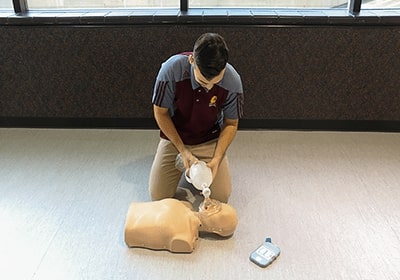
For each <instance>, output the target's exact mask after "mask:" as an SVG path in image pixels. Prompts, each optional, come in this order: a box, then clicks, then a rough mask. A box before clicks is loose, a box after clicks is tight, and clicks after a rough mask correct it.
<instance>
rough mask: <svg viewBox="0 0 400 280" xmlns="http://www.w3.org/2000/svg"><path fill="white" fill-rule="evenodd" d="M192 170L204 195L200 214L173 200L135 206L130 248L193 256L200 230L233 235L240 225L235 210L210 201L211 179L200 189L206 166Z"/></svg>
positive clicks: (128, 239) (128, 237)
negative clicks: (191, 254)
mask: <svg viewBox="0 0 400 280" xmlns="http://www.w3.org/2000/svg"><path fill="white" fill-rule="evenodd" d="M201 165H202V164H201ZM193 166H195V167H194V168H192V167H193ZM192 167H191V168H190V170H189V176H188V177H189V178H191V179H189V180H191V182H192V184H193V185H194V186H195V187H196V188H198V189H199V188H200V186H201V188H202V194H203V196H204V200H203V202H202V203H201V204H200V206H199V209H198V211H194V210H193V209H192V205H191V204H190V203H189V202H186V201H180V200H177V199H174V198H166V199H163V200H159V201H152V202H135V203H132V204H131V205H130V207H129V210H128V213H127V217H126V223H125V242H126V244H127V245H128V246H129V247H143V248H149V249H155V250H168V251H171V252H176V253H190V252H192V251H193V250H194V248H195V246H196V241H197V239H198V237H199V231H200V232H209V233H215V234H217V235H219V236H222V237H228V236H231V235H232V234H233V232H234V231H235V229H236V226H237V223H238V219H237V215H236V211H235V209H234V208H233V207H232V206H230V205H228V204H226V203H221V202H219V201H217V200H215V199H211V198H210V194H211V191H210V188H209V186H210V185H211V179H210V180H209V181H204V180H203V181H202V180H200V181H202V183H200V186H199V185H198V183H197V181H196V179H198V178H199V176H198V173H196V172H198V171H199V170H201V169H202V168H203V167H201V168H199V166H196V165H195V164H194V165H192ZM196 168H197V169H198V170H196ZM204 178H206V177H203V179H204ZM210 178H211V177H210Z"/></svg>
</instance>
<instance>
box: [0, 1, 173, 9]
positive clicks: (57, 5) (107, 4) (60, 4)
mask: <svg viewBox="0 0 400 280" xmlns="http://www.w3.org/2000/svg"><path fill="white" fill-rule="evenodd" d="M0 1H4V0H0ZM8 1H11V0H8ZM179 5H180V2H179V0H28V7H29V9H74V8H78V9H87V8H179Z"/></svg>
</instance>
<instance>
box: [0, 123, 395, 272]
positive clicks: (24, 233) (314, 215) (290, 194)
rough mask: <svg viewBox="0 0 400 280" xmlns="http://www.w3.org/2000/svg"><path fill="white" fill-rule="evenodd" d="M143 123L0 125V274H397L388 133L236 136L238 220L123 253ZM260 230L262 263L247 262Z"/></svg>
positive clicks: (143, 165) (139, 192) (141, 159)
mask: <svg viewBox="0 0 400 280" xmlns="http://www.w3.org/2000/svg"><path fill="white" fill-rule="evenodd" d="M157 143H158V132H157V131H155V130H111V129H108V130H106V129H104V130H96V129H92V130H80V129H75V130H73V129H71V130H63V129H10V128H2V129H0V274H1V275H0V278H1V279H7V280H9V279H35V280H36V279H57V280H58V279H68V280H75V279H96V280H99V279H152V280H153V279H164V280H167V279H174V280H176V279H307V280H309V279H324V280H326V279H363V280H364V279H379V280H381V279H400V266H399V264H400V202H399V201H400V134H392V133H360V132H359V133H352V132H309V131H307V132H299V131H239V132H238V135H237V137H236V139H235V141H234V143H233V144H232V146H231V148H230V150H229V152H228V155H229V159H230V166H231V171H232V177H233V178H232V179H233V184H234V190H233V194H232V197H231V199H230V201H229V203H230V204H231V205H232V206H233V207H234V208H235V209H236V211H237V214H238V217H239V224H238V227H237V229H236V232H235V234H234V235H233V236H232V237H231V238H229V239H213V238H210V237H206V238H200V239H199V240H198V243H197V248H196V249H195V251H194V252H193V253H192V254H172V253H169V252H166V251H152V250H147V249H139V248H135V249H133V248H131V249H130V248H127V247H126V245H125V243H124V239H123V230H124V223H125V215H126V211H127V209H128V206H129V204H130V203H131V202H134V201H148V200H149V196H148V192H147V184H148V173H149V170H150V166H151V162H152V158H153V155H154V152H155V149H156V145H157ZM266 236H270V237H271V238H272V241H273V242H274V243H275V244H276V245H278V246H279V247H280V249H281V255H280V256H279V258H278V259H277V260H276V261H275V262H274V263H273V264H272V265H270V266H269V267H267V268H259V267H257V266H256V265H254V264H253V263H251V262H250V261H249V259H248V257H249V255H250V253H251V251H252V250H254V249H255V248H256V247H257V246H258V245H259V244H261V242H262V241H263V240H264V239H265V237H266Z"/></svg>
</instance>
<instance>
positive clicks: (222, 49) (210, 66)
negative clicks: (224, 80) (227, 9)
mask: <svg viewBox="0 0 400 280" xmlns="http://www.w3.org/2000/svg"><path fill="white" fill-rule="evenodd" d="M193 57H194V60H195V62H196V65H197V67H199V70H200V72H201V74H202V75H203V76H204V78H206V79H207V80H211V79H212V78H214V77H216V76H218V74H219V73H221V71H222V70H223V69H224V68H225V66H226V63H227V62H228V57H229V50H228V47H227V45H226V42H225V40H224V38H223V37H222V36H221V35H219V34H216V33H205V34H203V35H201V36H200V37H199V38H198V39H197V40H196V42H195V43H194V49H193Z"/></svg>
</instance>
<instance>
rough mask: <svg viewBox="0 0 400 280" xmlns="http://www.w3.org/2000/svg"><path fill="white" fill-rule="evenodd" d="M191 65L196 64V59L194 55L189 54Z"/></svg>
mask: <svg viewBox="0 0 400 280" xmlns="http://www.w3.org/2000/svg"><path fill="white" fill-rule="evenodd" d="M189 63H190V64H193V63H194V57H193V55H192V54H189Z"/></svg>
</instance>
